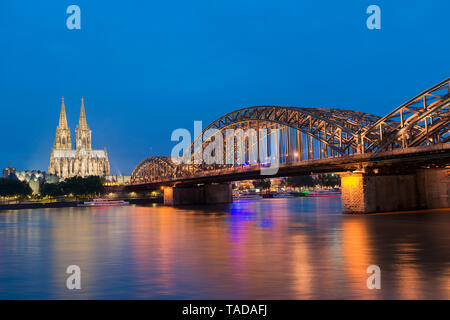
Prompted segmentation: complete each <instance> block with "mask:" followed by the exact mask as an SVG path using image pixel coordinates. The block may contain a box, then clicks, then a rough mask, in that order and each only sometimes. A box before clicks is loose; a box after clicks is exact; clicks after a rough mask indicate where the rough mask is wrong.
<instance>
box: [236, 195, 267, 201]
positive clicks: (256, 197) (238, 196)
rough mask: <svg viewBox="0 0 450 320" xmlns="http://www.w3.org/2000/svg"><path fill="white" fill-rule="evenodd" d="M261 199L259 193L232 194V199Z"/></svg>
mask: <svg viewBox="0 0 450 320" xmlns="http://www.w3.org/2000/svg"><path fill="white" fill-rule="evenodd" d="M257 199H262V196H261V195H259V194H236V195H233V200H257Z"/></svg>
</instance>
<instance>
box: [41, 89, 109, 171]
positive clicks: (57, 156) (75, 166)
mask: <svg viewBox="0 0 450 320" xmlns="http://www.w3.org/2000/svg"><path fill="white" fill-rule="evenodd" d="M91 133H92V132H91V130H89V127H88V125H87V121H86V113H85V110H84V101H83V98H81V111H80V119H79V121H78V126H77V127H76V129H75V149H72V140H71V138H70V128H69V127H68V125H67V118H66V108H65V106H64V97H63V98H62V103H61V113H60V115H59V124H58V126H57V127H56V137H55V143H54V145H53V149H52V152H51V154H50V165H49V166H48V173H50V174H56V175H57V176H58V177H60V178H62V179H65V178H69V177H73V176H81V177H86V176H109V175H110V170H109V161H108V153H107V152H106V148H105V149H104V150H92V145H91Z"/></svg>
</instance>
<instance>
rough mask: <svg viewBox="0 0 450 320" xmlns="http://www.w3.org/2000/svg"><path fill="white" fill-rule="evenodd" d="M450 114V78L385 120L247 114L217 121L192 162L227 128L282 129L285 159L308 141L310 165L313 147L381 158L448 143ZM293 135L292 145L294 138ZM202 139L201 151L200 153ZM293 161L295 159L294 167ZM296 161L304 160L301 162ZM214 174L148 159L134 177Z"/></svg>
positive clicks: (330, 114)
mask: <svg viewBox="0 0 450 320" xmlns="http://www.w3.org/2000/svg"><path fill="white" fill-rule="evenodd" d="M449 108H450V78H448V79H446V80H444V81H442V82H440V83H438V84H436V85H435V86H433V87H431V88H429V89H427V90H425V91H423V92H422V93H420V94H418V95H417V96H415V97H414V98H412V99H411V100H409V101H407V102H406V103H404V104H402V105H400V106H399V107H397V108H396V109H394V110H393V111H392V112H390V113H389V114H388V115H386V116H384V117H379V116H376V115H371V114H367V113H363V112H359V111H352V110H345V109H335V108H309V107H307V108H300V107H280V106H254V107H247V108H242V109H238V110H235V111H232V112H230V113H228V114H226V115H224V116H222V117H220V118H218V119H217V120H215V121H214V122H212V123H211V124H210V125H208V126H207V127H206V128H205V129H204V130H203V131H202V133H201V134H200V135H199V136H198V137H196V138H195V139H194V141H193V142H192V144H191V146H190V155H191V162H193V159H194V154H195V152H196V151H197V152H203V149H204V148H205V147H206V146H207V145H208V144H209V143H211V140H209V141H203V139H202V137H203V135H204V133H205V132H206V131H208V130H209V129H217V130H219V131H222V132H223V131H224V130H226V129H228V128H233V129H237V128H243V129H248V128H254V129H256V130H257V129H258V128H268V129H275V128H277V129H278V128H281V129H282V130H285V131H284V132H285V133H284V138H283V139H284V140H283V141H284V142H283V143H284V144H285V145H282V146H281V148H282V150H284V151H286V152H287V154H286V155H289V153H290V152H293V151H296V150H297V151H299V152H302V150H301V149H302V143H303V142H302V141H303V138H305V137H306V139H305V141H306V144H307V158H306V159H307V160H311V159H314V142H315V143H316V145H318V146H319V156H320V158H322V156H323V157H325V158H326V157H330V156H332V157H335V156H345V155H350V154H355V153H358V154H361V153H373V154H378V153H382V152H385V151H390V150H395V149H404V148H409V147H416V146H424V145H425V146H426V145H436V144H442V143H448V142H450V131H449V124H450V111H449ZM286 132H287V133H286ZM289 134H291V136H292V137H293V139H292V137H291V138H289ZM298 134H300V135H298ZM302 135H304V137H303V136H302ZM200 139H202V142H201V146H202V147H201V148H197V149H196V146H197V144H200V141H199V140H200ZM280 139H281V138H280ZM292 140H293V141H294V143H293V142H292ZM258 143H259V141H258ZM249 148H250V145H249V144H248V145H247V150H245V152H248V149H249ZM296 148H297V149H296ZM310 149H311V150H312V157H311V158H310V153H311V150H310ZM316 151H317V150H316ZM288 160H289V159H288ZM292 160H293V158H292V157H291V158H290V161H292ZM297 160H302V159H301V156H300V159H297ZM219 167H220V166H219ZM222 167H223V166H222ZM209 169H217V166H205V165H186V164H179V165H176V164H174V163H173V162H172V161H171V160H170V158H169V157H149V158H146V159H144V160H143V161H141V162H140V163H139V164H138V166H137V167H136V169H135V170H134V171H133V174H132V178H131V183H145V182H151V181H155V180H157V179H159V180H161V179H170V178H175V177H177V178H179V177H183V176H192V175H194V174H195V173H198V172H199V171H207V170H209Z"/></svg>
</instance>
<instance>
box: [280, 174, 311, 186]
mask: <svg viewBox="0 0 450 320" xmlns="http://www.w3.org/2000/svg"><path fill="white" fill-rule="evenodd" d="M286 182H287V185H288V186H291V187H294V188H295V187H298V188H301V187H305V188H307V187H313V186H314V179H313V178H312V177H311V176H296V177H288V178H287V181H286Z"/></svg>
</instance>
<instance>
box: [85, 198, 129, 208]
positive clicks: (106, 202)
mask: <svg viewBox="0 0 450 320" xmlns="http://www.w3.org/2000/svg"><path fill="white" fill-rule="evenodd" d="M129 204H130V203H129V202H128V201H123V200H110V199H94V200H92V201H85V202H84V203H80V204H78V205H77V206H78V207H116V206H127V205H129Z"/></svg>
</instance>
